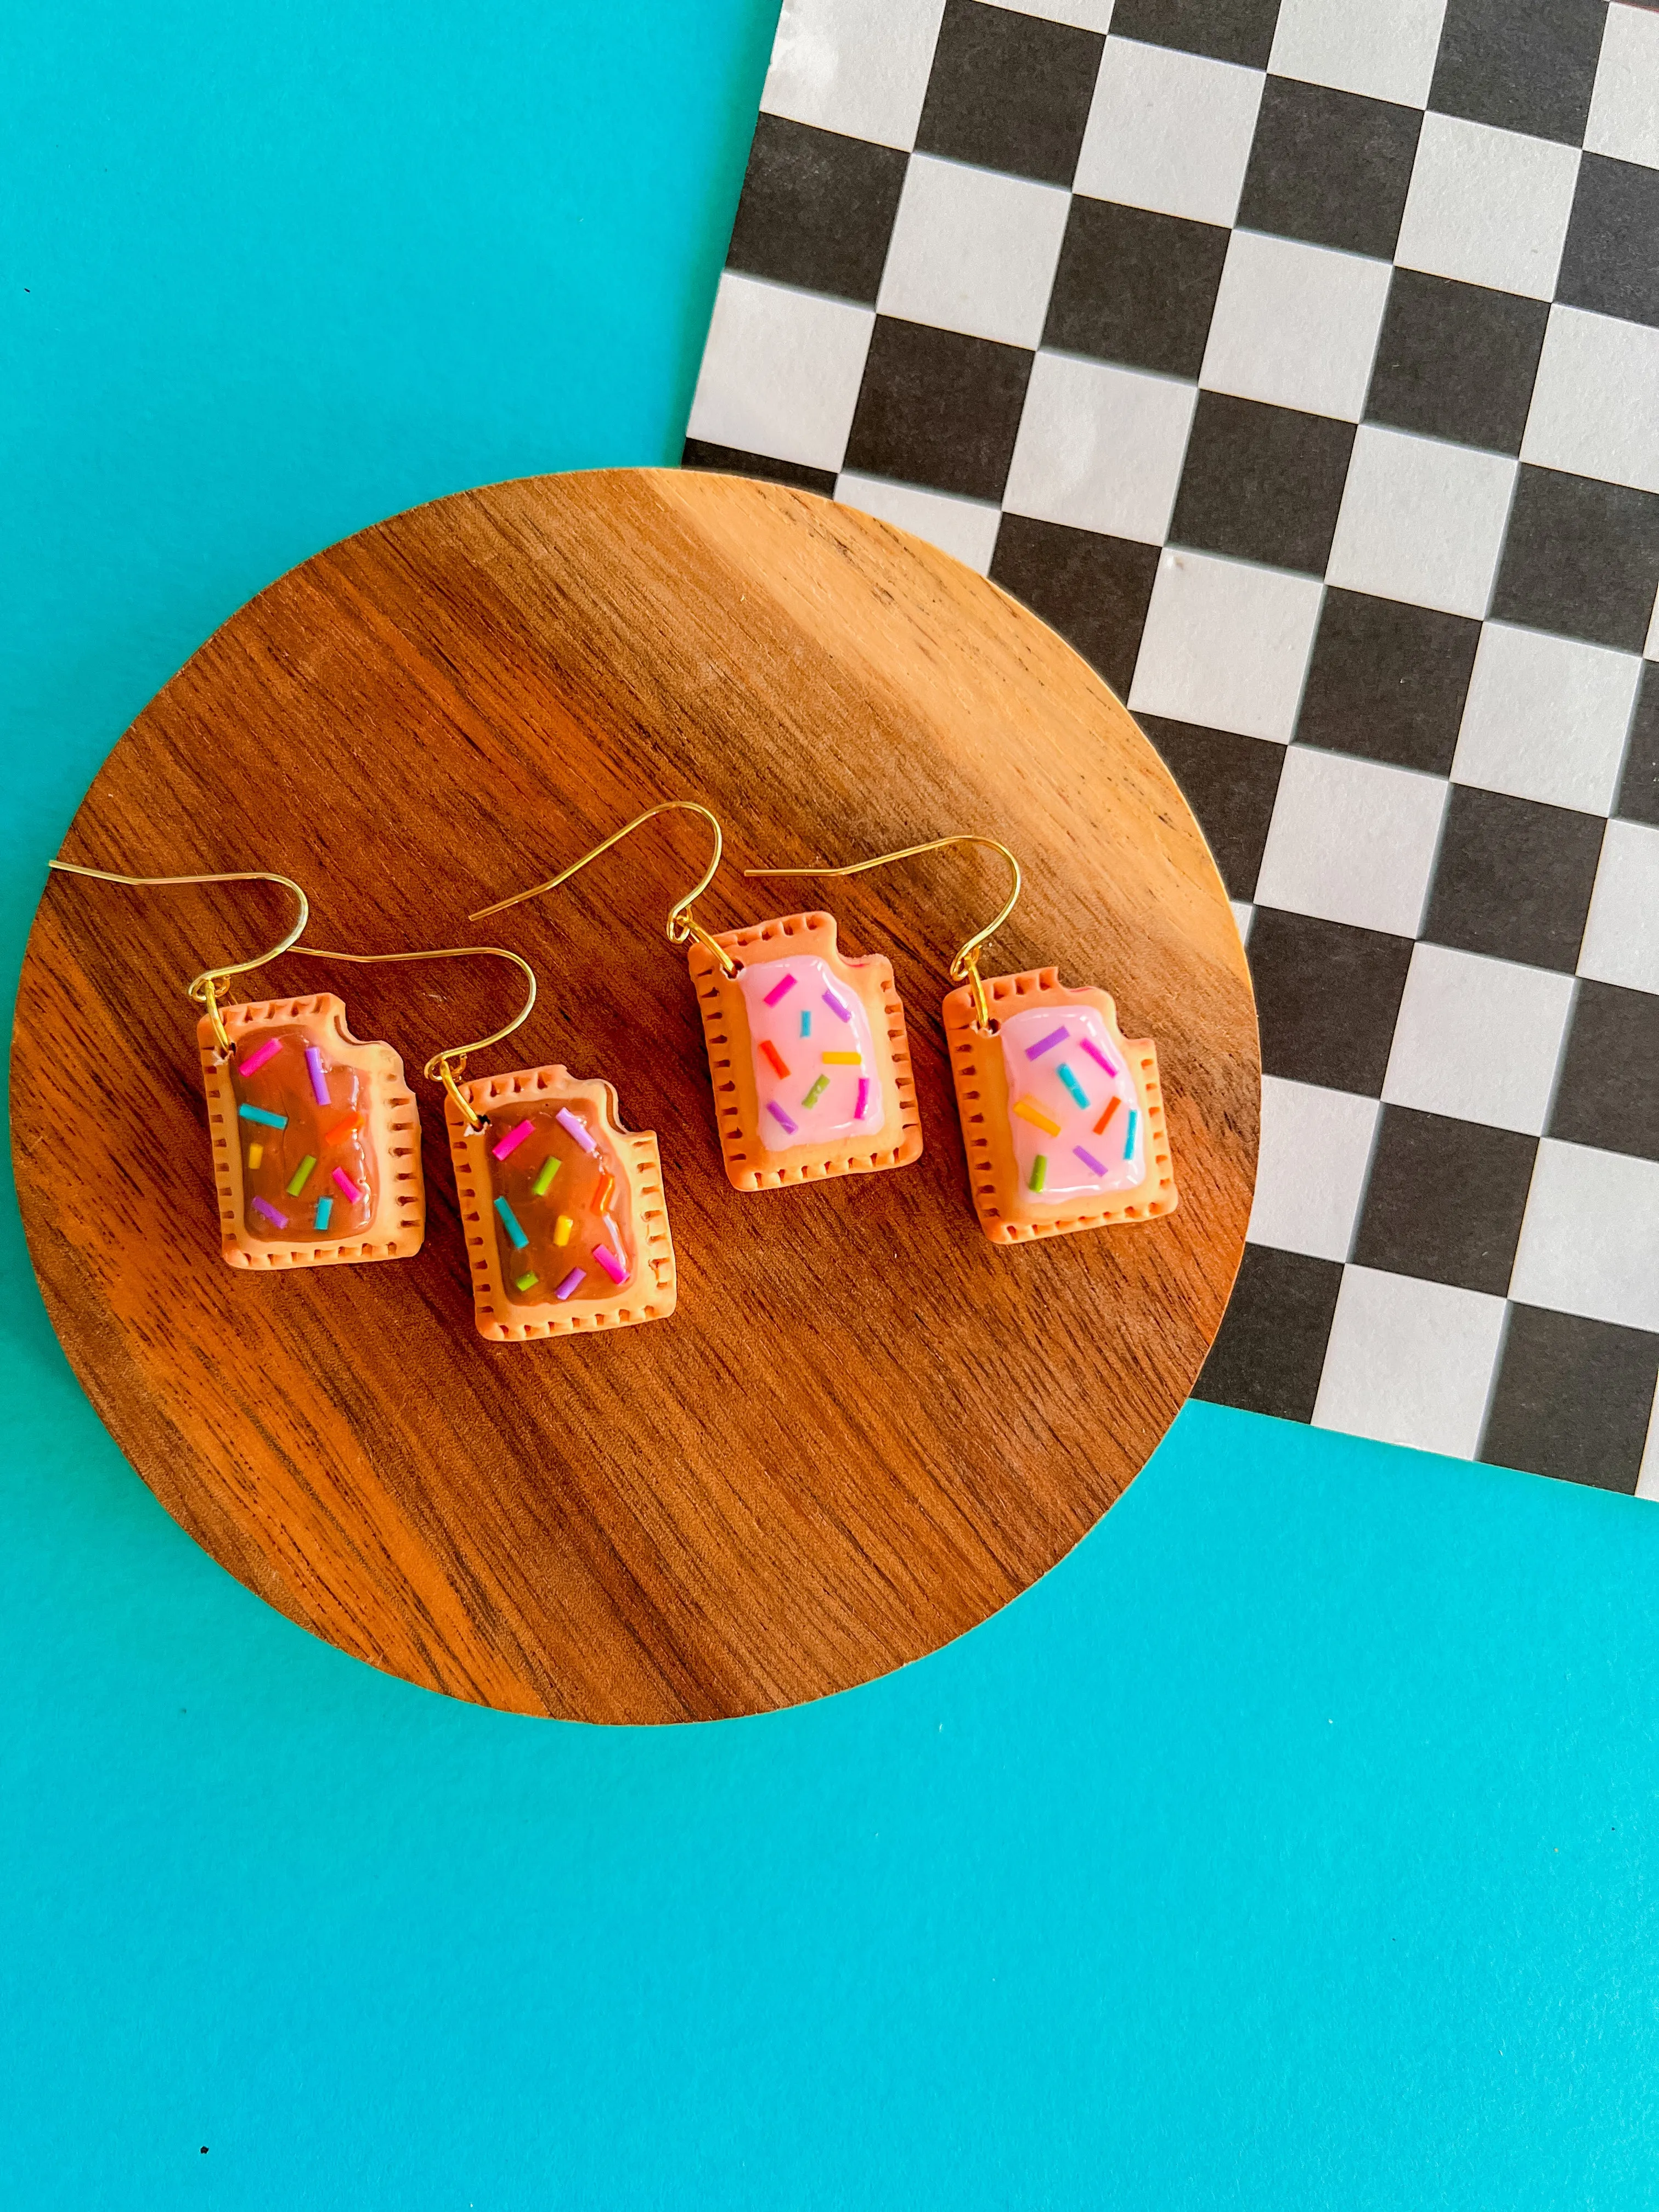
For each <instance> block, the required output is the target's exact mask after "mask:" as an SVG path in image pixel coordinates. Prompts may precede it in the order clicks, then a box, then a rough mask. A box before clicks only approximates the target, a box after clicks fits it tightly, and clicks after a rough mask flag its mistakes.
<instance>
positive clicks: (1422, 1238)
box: [1353, 1106, 1538, 1298]
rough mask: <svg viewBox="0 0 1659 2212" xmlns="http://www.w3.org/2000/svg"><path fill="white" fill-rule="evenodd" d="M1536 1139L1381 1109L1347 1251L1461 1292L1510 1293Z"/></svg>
mask: <svg viewBox="0 0 1659 2212" xmlns="http://www.w3.org/2000/svg"><path fill="white" fill-rule="evenodd" d="M1537 1151H1538V1139H1536V1138H1535V1137H1522V1136H1519V1135H1517V1134H1516V1132H1515V1131H1514V1130H1513V1129H1492V1128H1488V1127H1486V1125H1485V1124H1484V1123H1483V1122H1480V1121H1455V1120H1453V1119H1452V1118H1451V1117H1450V1116H1449V1115H1444V1114H1422V1113H1419V1112H1418V1110H1417V1109H1416V1108H1414V1107H1411V1106H1385V1107H1384V1108H1383V1119H1382V1125H1381V1127H1379V1129H1378V1131H1377V1135H1376V1151H1375V1152H1374V1153H1373V1154H1372V1156H1371V1172H1370V1181H1369V1182H1367V1184H1366V1186H1365V1197H1364V1205H1363V1206H1362V1208H1361V1211H1360V1216H1359V1231H1358V1236H1357V1237H1356V1238H1355V1240H1354V1250H1353V1256H1354V1260H1355V1261H1356V1263H1357V1264H1358V1266H1360V1267H1381V1268H1383V1269H1385V1270H1386V1271H1387V1272H1388V1273H1390V1274H1395V1275H1416V1276H1418V1277H1419V1278H1420V1279H1423V1280H1425V1281H1426V1282H1431V1283H1450V1284H1453V1285H1455V1286H1456V1287H1457V1288H1458V1289H1460V1290H1465V1291H1488V1292H1490V1293H1491V1294H1492V1296H1493V1297H1500V1298H1501V1297H1504V1294H1505V1293H1506V1292H1507V1291H1508V1290H1509V1286H1510V1274H1511V1273H1513V1272H1514V1268H1515V1249H1516V1245H1517V1244H1518V1243H1520V1241H1521V1218H1522V1215H1523V1214H1524V1213H1525V1212H1526V1210H1527V1193H1528V1190H1530V1188H1532V1166H1533V1161H1534V1158H1535V1156H1536V1154H1537Z"/></svg>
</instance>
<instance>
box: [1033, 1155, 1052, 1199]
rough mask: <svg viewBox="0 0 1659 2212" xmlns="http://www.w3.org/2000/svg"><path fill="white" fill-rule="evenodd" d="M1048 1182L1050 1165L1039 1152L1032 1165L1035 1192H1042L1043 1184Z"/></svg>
mask: <svg viewBox="0 0 1659 2212" xmlns="http://www.w3.org/2000/svg"><path fill="white" fill-rule="evenodd" d="M1045 1182H1048V1161H1047V1159H1046V1158H1044V1157H1043V1155H1042V1153H1041V1152H1039V1153H1038V1154H1037V1156H1036V1158H1035V1159H1034V1160H1033V1161H1032V1163H1031V1188H1032V1189H1033V1190H1041V1189H1042V1186H1043V1184H1044V1183H1045Z"/></svg>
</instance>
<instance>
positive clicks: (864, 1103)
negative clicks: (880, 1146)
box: [853, 1075, 875, 1121]
mask: <svg viewBox="0 0 1659 2212" xmlns="http://www.w3.org/2000/svg"><path fill="white" fill-rule="evenodd" d="M874 1088H875V1085H873V1084H872V1082H871V1080H870V1079H869V1077H868V1076H867V1075H861V1076H860V1078H859V1103H858V1104H857V1105H856V1106H855V1107H854V1109H853V1119H854V1121H862V1120H863V1119H864V1117H865V1115H866V1114H867V1113H868V1112H869V1111H870V1093H871V1092H872V1091H873V1090H874Z"/></svg>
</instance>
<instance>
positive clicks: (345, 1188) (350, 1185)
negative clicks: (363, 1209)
mask: <svg viewBox="0 0 1659 2212" xmlns="http://www.w3.org/2000/svg"><path fill="white" fill-rule="evenodd" d="M334 1188H335V1189H336V1190H337V1191H338V1192H339V1194H340V1195H341V1197H342V1198H343V1199H344V1200H345V1202H346V1204H347V1205H348V1206H356V1205H358V1204H360V1203H361V1201H362V1197H363V1193H362V1191H361V1190H359V1189H358V1188H357V1186H356V1183H355V1182H353V1181H352V1180H351V1177H350V1176H349V1175H348V1174H347V1173H346V1171H345V1170H344V1169H343V1168H336V1169H335V1170H334Z"/></svg>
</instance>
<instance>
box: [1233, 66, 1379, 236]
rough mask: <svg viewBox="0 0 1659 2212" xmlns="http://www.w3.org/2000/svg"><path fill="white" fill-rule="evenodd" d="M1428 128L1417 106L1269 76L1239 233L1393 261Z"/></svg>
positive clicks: (1246, 176)
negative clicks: (1424, 130) (1253, 232)
mask: <svg viewBox="0 0 1659 2212" xmlns="http://www.w3.org/2000/svg"><path fill="white" fill-rule="evenodd" d="M1422 124H1423V118H1422V116H1421V114H1420V113H1419V111H1418V110H1417V109H1416V108H1414V107H1398V106H1395V104H1394V102H1393V101H1392V100H1370V99H1368V98H1365V97H1364V96H1363V95H1362V94H1359V93H1357V92H1334V91H1333V90H1332V89H1331V88H1330V87H1329V86H1328V85H1322V84H1303V83H1301V82H1299V81H1298V80H1297V79H1296V78H1293V77H1285V76H1270V77H1269V78H1268V79H1267V82H1266V84H1265V85H1264V86H1263V88H1262V94H1261V113H1260V115H1259V117H1258V118H1257V120H1256V126H1255V141H1254V143H1253V144H1252V146H1251V148H1250V161H1249V167H1248V168H1247V169H1246V171H1245V173H1244V192H1243V198H1242V199H1241V200H1240V202H1239V207H1238V222H1239V225H1240V227H1241V228H1243V229H1246V230H1267V231H1273V232H1275V233H1276V234H1278V235H1279V237H1281V238H1300V239H1303V240H1305V241H1306V242H1307V244H1309V245H1310V246H1340V247H1341V248H1343V249H1344V251H1346V252H1349V253H1369V254H1372V255H1375V256H1376V258H1378V259H1380V260H1383V261H1387V260H1389V259H1390V258H1392V257H1393V253H1394V249H1395V244H1396V242H1397V240H1398V239H1399V237H1400V219H1401V216H1402V215H1404V213H1405V211H1406V194H1407V190H1408V189H1409V187H1410V185H1411V180H1412V164H1413V161H1415V160H1416V158H1417V137H1418V132H1419V131H1420V130H1421V128H1422Z"/></svg>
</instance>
